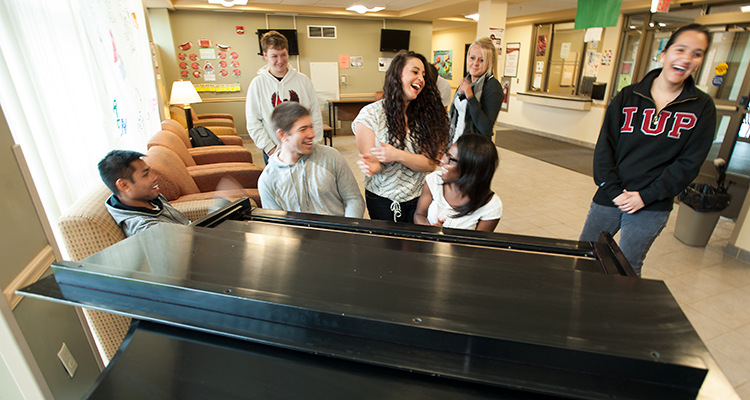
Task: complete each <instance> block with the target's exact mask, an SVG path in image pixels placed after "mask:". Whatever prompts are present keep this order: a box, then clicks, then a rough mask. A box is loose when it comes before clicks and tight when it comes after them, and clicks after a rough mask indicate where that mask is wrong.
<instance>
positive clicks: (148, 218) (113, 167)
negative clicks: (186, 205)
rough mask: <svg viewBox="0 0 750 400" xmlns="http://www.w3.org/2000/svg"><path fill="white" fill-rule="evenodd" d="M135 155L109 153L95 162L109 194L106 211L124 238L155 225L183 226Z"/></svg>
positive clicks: (181, 218) (183, 221)
mask: <svg viewBox="0 0 750 400" xmlns="http://www.w3.org/2000/svg"><path fill="white" fill-rule="evenodd" d="M143 157H144V155H143V154H141V153H138V152H136V151H127V150H113V151H111V152H109V154H107V155H106V156H105V157H104V158H103V159H102V160H101V161H100V162H99V176H101V178H102V181H104V184H105V185H107V187H108V188H109V190H111V191H112V196H109V198H108V199H107V202H106V206H107V211H109V214H110V215H112V218H114V219H115V222H117V224H118V225H119V226H120V228H122V230H123V232H125V236H133V235H135V234H136V233H138V232H140V231H142V230H144V229H146V228H150V227H152V226H154V225H156V224H158V223H161V222H166V223H171V224H182V225H187V224H188V223H190V221H189V220H188V219H187V218H186V217H185V215H183V214H182V213H181V212H179V211H178V210H177V209H175V208H174V207H172V206H171V205H170V204H169V202H167V199H166V198H164V196H162V195H161V194H159V184H158V183H157V181H156V175H155V174H154V173H153V172H152V171H151V168H150V167H149V166H148V164H146V162H145V161H143Z"/></svg>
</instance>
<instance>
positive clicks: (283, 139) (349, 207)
mask: <svg viewBox="0 0 750 400" xmlns="http://www.w3.org/2000/svg"><path fill="white" fill-rule="evenodd" d="M271 121H272V123H273V126H274V127H275V128H276V137H277V138H278V140H279V143H280V147H279V149H278V150H277V151H276V152H275V153H274V154H273V155H272V156H271V157H270V158H269V159H268V165H267V166H266V168H265V169H263V173H262V174H261V175H260V179H258V191H259V192H260V200H261V203H262V204H263V208H270V209H274V210H285V211H297V212H305V213H313V214H325V215H337V216H344V217H352V218H362V215H363V214H364V212H365V201H364V199H363V197H362V193H360V191H359V187H358V186H357V180H356V179H355V178H354V174H352V171H351V169H349V165H348V164H347V163H346V160H345V159H344V156H342V155H341V153H339V152H338V150H336V149H334V148H332V147H328V146H322V145H320V144H317V143H314V140H315V131H314V129H313V121H312V119H311V118H310V112H309V111H308V110H307V109H306V108H305V107H303V106H301V105H300V104H299V103H295V102H288V103H283V104H280V105H278V106H277V107H276V109H275V110H273V113H272V114H271Z"/></svg>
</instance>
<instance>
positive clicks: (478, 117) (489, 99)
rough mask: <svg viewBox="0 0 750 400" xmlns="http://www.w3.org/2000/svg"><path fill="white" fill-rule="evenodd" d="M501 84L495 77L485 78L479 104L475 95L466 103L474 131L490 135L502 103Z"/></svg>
mask: <svg viewBox="0 0 750 400" xmlns="http://www.w3.org/2000/svg"><path fill="white" fill-rule="evenodd" d="M503 98H504V97H503V86H502V85H501V84H500V82H498V80H497V79H495V78H494V77H491V78H489V79H487V80H486V82H485V83H484V87H483V88H482V101H481V104H480V102H479V101H478V100H477V98H476V97H472V98H471V99H470V100H469V101H468V103H467V109H468V114H469V116H470V117H471V121H472V123H473V124H474V131H475V132H476V133H478V134H480V135H482V136H487V137H489V138H491V137H492V128H493V127H494V126H495V122H496V121H497V114H498V113H499V112H500V106H502V104H503Z"/></svg>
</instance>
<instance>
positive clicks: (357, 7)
mask: <svg viewBox="0 0 750 400" xmlns="http://www.w3.org/2000/svg"><path fill="white" fill-rule="evenodd" d="M346 10H347V11H354V12H356V13H358V14H364V13H368V12H378V11H381V10H385V7H383V6H373V7H367V6H365V5H362V4H352V5H351V6H349V7H347V8H346Z"/></svg>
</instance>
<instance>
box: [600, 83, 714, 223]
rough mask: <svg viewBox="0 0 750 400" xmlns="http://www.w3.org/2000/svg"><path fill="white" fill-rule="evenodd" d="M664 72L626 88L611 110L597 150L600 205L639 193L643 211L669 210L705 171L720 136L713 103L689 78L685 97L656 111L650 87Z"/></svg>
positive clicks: (684, 89)
mask: <svg viewBox="0 0 750 400" xmlns="http://www.w3.org/2000/svg"><path fill="white" fill-rule="evenodd" d="M660 73H661V69H656V70H654V71H651V72H649V73H648V74H647V75H646V77H644V78H643V80H642V81H640V82H639V83H636V84H635V85H630V86H628V87H626V88H624V89H623V90H622V91H621V92H620V93H619V94H618V95H617V96H616V97H615V99H614V100H613V101H612V103H611V104H610V105H609V107H607V112H606V114H605V116H604V123H603V124H602V129H601V131H600V132H599V139H598V140H597V142H596V149H595V150H594V182H596V184H597V185H598V186H599V190H597V192H596V194H595V195H594V202H595V203H597V204H600V205H603V206H611V207H614V206H615V205H614V203H612V200H613V199H614V198H615V197H617V196H619V195H620V193H622V191H623V190H628V191H637V192H640V195H641V199H642V200H643V203H644V204H645V207H644V208H643V210H650V211H670V210H672V203H673V201H674V196H676V195H677V194H679V193H680V192H681V191H682V190H683V189H684V188H685V187H686V186H687V185H689V184H690V182H692V181H693V179H695V177H696V176H698V173H699V172H700V168H701V165H702V164H703V161H704V160H705V159H706V156H707V155H708V151H709V150H710V148H711V142H712V141H713V139H714V134H715V132H716V106H714V101H713V99H711V97H710V96H709V95H707V94H706V93H703V92H702V91H700V90H698V88H696V87H695V82H694V81H693V78H692V77H688V78H687V80H686V81H685V87H684V88H683V89H682V93H680V95H679V96H677V98H676V99H675V100H673V101H672V102H670V103H669V104H667V105H666V106H665V107H664V108H663V109H662V110H656V104H655V103H654V100H653V98H652V97H651V84H652V83H653V81H654V79H655V78H656V77H657V76H659V74H660ZM657 112H658V114H657Z"/></svg>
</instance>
